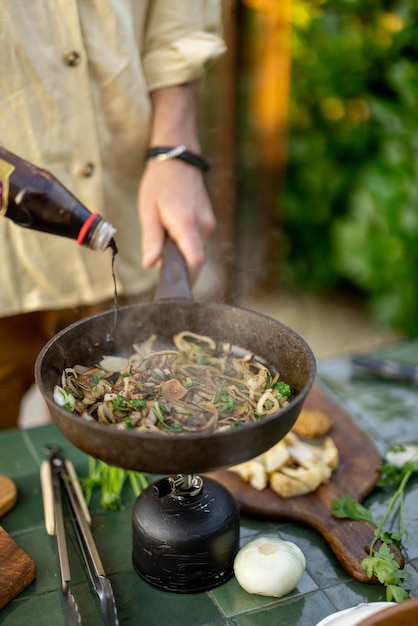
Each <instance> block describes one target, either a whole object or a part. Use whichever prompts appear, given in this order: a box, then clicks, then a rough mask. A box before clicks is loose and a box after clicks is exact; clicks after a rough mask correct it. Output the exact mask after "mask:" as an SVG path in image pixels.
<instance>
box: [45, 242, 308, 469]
mask: <svg viewBox="0 0 418 626" xmlns="http://www.w3.org/2000/svg"><path fill="white" fill-rule="evenodd" d="M113 326H114V311H113V310H110V311H105V312H104V313H99V314H97V315H93V316H91V317H88V318H86V319H83V320H81V321H79V322H76V323H75V324H72V325H71V326H68V327H67V328H65V329H64V330H62V331H61V332H59V333H58V334H57V335H55V337H53V338H52V339H51V340H50V341H49V343H47V344H46V346H45V347H44V348H43V350H42V351H41V352H40V354H39V356H38V359H37V362H36V365H35V379H36V382H37V385H38V387H39V389H40V392H41V394H42V396H43V397H44V399H45V401H46V403H47V405H48V408H49V410H50V412H51V415H52V418H53V419H54V421H55V422H56V424H57V426H58V428H59V429H60V431H61V432H62V434H63V435H64V436H65V437H66V438H67V439H68V440H69V441H70V442H71V443H73V444H74V445H75V446H76V447H78V448H80V449H81V450H83V451H84V452H85V453H87V454H88V455H90V456H93V457H95V458H97V459H100V460H102V461H104V462H106V463H109V464H111V465H116V466H119V467H123V468H126V469H133V470H137V471H141V472H150V473H154V474H173V473H183V474H194V473H198V472H199V473H200V472H209V471H213V470H215V469H222V468H225V467H228V466H231V465H234V464H237V463H241V462H243V461H245V460H248V459H250V458H252V457H255V456H257V455H258V454H261V453H262V452H264V451H265V450H267V449H268V448H270V447H271V446H273V445H274V444H275V443H276V442H277V441H279V440H280V439H282V438H283V437H284V435H285V434H286V433H287V432H288V431H289V430H290V429H291V428H292V426H293V424H294V423H295V421H296V419H297V417H298V415H299V413H300V411H301V408H302V406H303V403H304V400H305V398H306V395H307V393H308V391H309V389H310V388H311V386H312V384H313V382H314V378H315V374H316V363H315V358H314V355H313V353H312V351H311V349H310V347H309V346H308V345H307V344H306V343H305V341H304V340H303V339H302V338H301V337H300V336H299V335H298V334H297V333H296V332H294V331H293V330H291V329H290V328H288V327H287V326H286V325H284V324H282V323H281V322H278V321H276V320H273V319H271V318H269V317H267V316H265V315H262V314H260V313H256V312H254V311H250V310H247V309H244V308H240V307H234V306H230V305H226V304H222V303H212V302H199V301H194V300H192V297H191V291H190V286H189V283H188V279H187V270H186V267H185V264H184V260H183V257H182V256H181V254H180V252H179V251H178V249H177V247H176V246H175V244H174V243H173V242H172V240H170V239H167V242H166V245H165V250H164V256H163V263H162V268H161V272H160V277H159V283H158V286H157V290H156V295H155V300H154V301H153V302H148V303H143V304H134V305H128V306H124V307H121V308H120V309H119V311H118V318H117V324H116V328H113ZM184 330H188V331H192V332H194V333H199V334H203V335H207V336H210V337H212V338H213V339H214V340H215V341H223V342H229V343H231V344H232V345H235V346H239V347H240V348H243V349H245V350H246V351H248V352H250V353H253V354H255V355H257V356H258V357H260V358H261V359H263V360H264V361H266V362H267V363H268V364H269V365H270V366H272V367H273V368H274V369H276V370H278V371H279V372H280V377H281V380H283V381H285V382H287V383H288V384H289V385H290V386H291V388H292V389H293V390H294V393H295V396H294V399H293V400H292V401H291V402H290V403H289V405H288V406H287V407H285V408H284V409H281V410H280V411H279V412H277V413H275V414H273V415H271V416H268V417H264V418H262V419H260V420H259V421H257V422H253V423H251V424H246V425H243V426H241V427H238V428H234V429H231V430H228V431H218V432H216V431H215V432H212V433H207V432H203V433H195V434H187V435H184V434H183V435H181V434H170V435H168V434H164V433H161V434H160V433H154V432H140V431H134V430H128V429H127V430H119V429H115V428H113V427H110V426H106V425H103V424H100V423H98V422H95V421H87V420H85V419H83V418H81V417H80V416H78V415H74V414H72V413H70V412H69V411H67V410H66V409H64V408H62V407H60V406H58V405H57V404H56V403H55V402H54V400H53V389H54V386H55V385H56V384H58V383H59V380H60V374H61V372H62V371H63V370H64V368H66V367H72V366H74V365H75V364H77V363H80V364H84V365H92V364H94V363H97V362H98V361H99V360H101V358H102V357H103V356H104V355H107V354H111V353H112V354H118V355H129V354H131V353H132V352H133V348H132V346H133V344H134V343H141V342H142V341H144V340H146V339H147V338H148V337H149V336H150V335H152V334H156V335H157V337H158V338H159V340H162V341H163V342H167V343H170V344H171V343H172V337H173V335H174V334H176V333H179V332H182V331H184ZM109 334H113V338H114V341H113V342H112V343H109V340H108V337H109Z"/></svg>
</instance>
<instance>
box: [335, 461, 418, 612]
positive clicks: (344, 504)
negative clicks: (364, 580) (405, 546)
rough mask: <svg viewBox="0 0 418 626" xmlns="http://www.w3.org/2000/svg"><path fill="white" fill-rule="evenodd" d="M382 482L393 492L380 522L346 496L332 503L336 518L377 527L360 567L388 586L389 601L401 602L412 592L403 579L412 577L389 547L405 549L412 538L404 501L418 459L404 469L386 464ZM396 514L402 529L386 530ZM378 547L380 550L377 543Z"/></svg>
mask: <svg viewBox="0 0 418 626" xmlns="http://www.w3.org/2000/svg"><path fill="white" fill-rule="evenodd" d="M379 471H380V479H379V481H378V483H377V485H378V487H381V488H392V489H394V490H395V491H394V493H393V494H392V497H391V499H390V501H389V504H388V506H387V508H386V511H385V513H384V515H383V517H382V519H381V520H380V521H378V522H375V521H374V520H373V517H372V515H371V512H370V510H369V509H368V507H366V506H364V505H362V504H360V503H359V502H357V501H356V500H354V499H353V498H352V497H351V496H350V495H348V494H346V495H345V496H344V498H340V499H338V500H333V502H332V505H331V507H332V513H333V515H335V516H336V517H340V518H349V519H354V520H358V519H364V520H366V521H368V522H370V523H371V524H373V525H374V526H375V532H374V536H373V541H372V543H371V546H370V551H369V556H367V557H366V558H365V559H363V561H362V562H361V567H362V568H363V569H364V570H365V572H366V573H367V576H368V577H369V578H372V577H373V576H376V578H377V579H378V581H379V582H380V583H382V584H383V585H384V586H385V587H386V600H387V601H388V602H390V601H395V602H399V601H400V600H404V599H406V598H409V592H408V591H407V590H406V589H405V587H404V585H403V582H404V579H406V578H409V577H410V574H409V573H408V572H405V570H403V569H401V567H400V565H399V563H398V562H397V561H396V560H395V558H394V555H393V553H392V552H391V550H390V545H391V544H393V545H395V546H396V547H398V548H400V547H402V540H403V538H404V537H405V538H407V539H408V538H409V537H410V533H409V532H408V530H407V528H406V527H405V520H404V499H405V491H406V487H407V485H408V482H409V480H410V478H411V477H412V476H413V474H414V473H415V472H417V471H418V460H411V461H407V462H406V463H404V464H403V465H402V466H401V467H398V466H395V465H393V464H391V463H389V462H387V461H386V462H385V463H384V464H383V465H382V467H381V468H380V470H379ZM396 515H399V520H400V530H399V531H396V530H393V529H391V528H385V525H387V524H388V522H389V520H391V519H392V518H393V517H395V516H396ZM378 542H379V547H378V548H377V543H378Z"/></svg>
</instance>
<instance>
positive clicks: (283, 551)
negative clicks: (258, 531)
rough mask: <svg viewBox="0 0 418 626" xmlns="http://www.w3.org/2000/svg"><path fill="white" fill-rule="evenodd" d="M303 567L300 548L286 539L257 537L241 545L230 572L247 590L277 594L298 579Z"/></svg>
mask: <svg viewBox="0 0 418 626" xmlns="http://www.w3.org/2000/svg"><path fill="white" fill-rule="evenodd" d="M305 567H306V559H305V556H304V554H303V552H302V550H301V549H300V548H299V547H298V546H297V545H296V544H294V543H292V542H290V541H282V540H281V539H277V538H272V537H260V538H258V539H255V540H254V541H251V542H250V543H248V544H247V545H246V546H244V547H243V548H241V550H240V551H239V552H238V554H237V556H236V557H235V561H234V573H235V577H236V579H237V581H238V583H239V584H240V586H241V587H242V588H243V589H244V590H245V591H247V593H253V594H258V595H262V596H272V597H274V598H281V597H282V596H285V595H286V594H288V593H290V592H291V591H292V590H293V589H294V588H295V587H296V586H297V584H298V583H299V581H300V580H301V578H302V576H303V573H304V571H305Z"/></svg>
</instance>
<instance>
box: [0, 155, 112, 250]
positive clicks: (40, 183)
mask: <svg viewBox="0 0 418 626" xmlns="http://www.w3.org/2000/svg"><path fill="white" fill-rule="evenodd" d="M0 216H4V217H8V218H9V219H11V220H12V221H13V222H15V224H18V225H19V226H22V227H24V228H30V229H32V230H39V231H42V232H45V233H50V234H53V235H60V236H62V237H69V238H70V239H75V240H76V241H77V242H78V243H79V244H80V245H82V246H87V247H88V248H90V249H92V250H105V249H106V248H108V247H110V248H112V249H113V250H114V251H116V245H115V242H114V239H113V235H114V234H115V232H116V230H115V228H114V227H113V226H112V225H111V224H109V222H106V221H105V220H104V219H103V218H102V217H101V216H100V215H99V214H98V213H91V212H90V211H89V210H88V209H87V208H86V207H85V206H84V205H83V204H81V203H80V202H79V200H77V198H76V197H75V196H74V195H73V194H72V193H71V192H70V191H69V190H68V189H67V188H66V187H64V185H62V184H61V183H60V182H59V181H58V180H57V179H56V178H55V177H54V176H53V175H52V174H51V173H50V172H48V171H47V170H44V169H41V168H39V167H37V166H36V165H33V164H32V163H29V162H28V161H25V160H24V159H22V158H20V157H18V156H17V155H15V154H13V153H12V152H9V151H8V150H6V149H5V148H4V147H2V146H0Z"/></svg>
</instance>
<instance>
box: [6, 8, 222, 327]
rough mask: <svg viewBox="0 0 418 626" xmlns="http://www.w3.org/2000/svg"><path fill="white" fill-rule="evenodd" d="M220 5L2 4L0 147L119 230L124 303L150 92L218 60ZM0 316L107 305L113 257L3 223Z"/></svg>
mask: <svg viewBox="0 0 418 626" xmlns="http://www.w3.org/2000/svg"><path fill="white" fill-rule="evenodd" d="M220 33H221V25H220V6H219V1H218V0H149V1H148V0H30V1H28V0H2V1H1V10H0V140H1V141H2V142H3V144H4V145H5V147H6V148H8V149H9V150H11V151H12V152H15V153H16V154H19V155H20V156H22V157H23V158H25V159H27V160H28V161H31V162H33V163H35V164H37V165H39V166H40V167H44V168H46V169H48V170H49V171H51V172H52V173H53V174H54V175H55V176H56V177H57V178H58V179H59V180H60V181H61V182H62V183H63V184H64V185H66V186H67V187H68V188H69V189H70V190H71V191H72V192H73V193H74V194H75V195H76V196H77V197H78V198H79V199H80V201H81V202H83V203H84V204H85V205H86V206H87V207H88V208H89V210H90V211H91V212H96V211H97V212H98V213H100V214H101V215H102V216H103V217H104V218H105V219H107V220H108V221H109V222H110V223H111V224H113V226H114V227H115V228H116V229H117V234H116V241H117V244H118V247H119V254H118V257H117V260H116V274H117V280H118V287H119V290H120V293H124V294H127V295H134V294H138V293H142V292H144V291H147V290H148V289H149V288H150V287H151V286H152V283H153V282H154V278H155V275H154V272H152V271H150V270H143V269H142V267H141V250H140V231H139V222H138V217H137V190H138V184H139V178H140V175H141V171H142V168H143V159H144V151H145V149H146V147H147V142H148V133H149V121H150V113H151V107H150V100H149V92H150V91H152V90H154V89H156V88H159V87H165V86H169V85H175V84H181V83H184V82H188V81H192V80H195V79H197V78H198V77H199V76H201V74H202V73H203V71H204V68H205V66H206V65H207V63H208V62H210V61H211V60H212V59H215V58H216V57H218V56H219V55H220V54H222V53H223V52H224V50H225V45H224V42H223V40H222V38H221V35H220ZM0 267H1V289H0V316H2V317H4V316H8V315H13V314H17V313H22V312H28V311H35V310H46V309H55V308H68V307H73V306H76V305H79V304H92V303H95V302H99V301H101V300H104V299H106V298H110V297H111V296H112V294H113V284H112V278H111V253H110V251H109V250H108V251H106V252H92V251H90V250H87V249H84V248H81V247H80V246H78V244H77V243H76V242H74V241H72V240H67V239H65V238H62V237H57V236H53V235H48V234H44V233H36V232H33V231H29V230H25V229H24V228H20V227H19V226H17V225H15V224H13V223H12V222H10V221H9V220H8V219H6V218H2V219H0Z"/></svg>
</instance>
